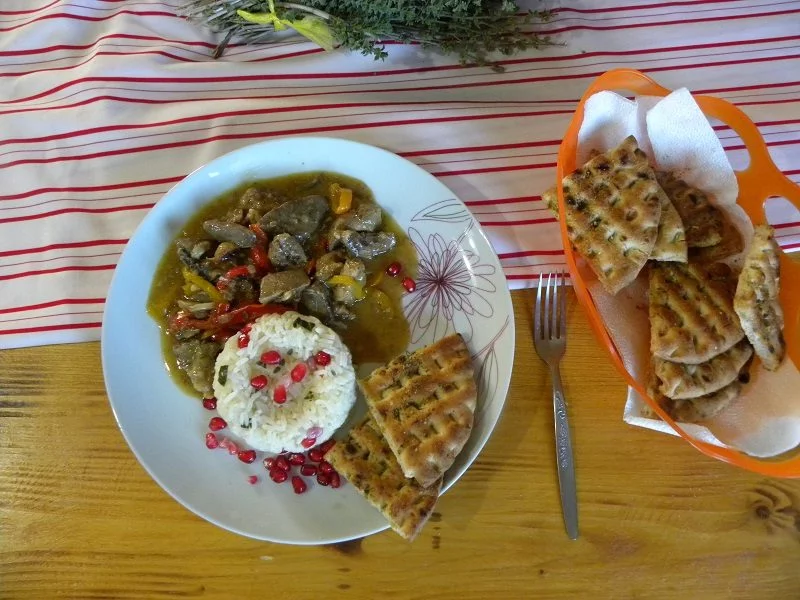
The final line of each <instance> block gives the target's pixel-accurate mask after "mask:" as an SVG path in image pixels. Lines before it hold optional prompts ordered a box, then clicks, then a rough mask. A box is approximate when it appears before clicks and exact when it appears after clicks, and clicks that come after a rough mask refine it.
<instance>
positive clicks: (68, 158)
mask: <svg viewBox="0 0 800 600" xmlns="http://www.w3.org/2000/svg"><path fill="white" fill-rule="evenodd" d="M548 112H549V114H570V113H571V111H568V110H567V111H548ZM541 114H542V113H541V112H516V113H500V114H491V115H463V116H457V117H435V118H429V119H398V120H396V121H376V122H373V123H348V124H345V125H326V126H318V127H301V128H295V129H283V130H279V131H250V132H247V133H227V134H220V135H214V136H208V137H202V138H199V139H193V140H182V141H179V142H165V143H162V144H151V145H149V146H139V147H134V148H117V149H115V150H105V151H103V152H93V153H89V154H75V155H61V156H53V157H49V158H27V159H19V160H15V161H11V162H7V163H3V164H0V169H1V168H7V167H14V166H18V165H30V164H50V163H58V162H72V161H83V160H91V159H96V158H106V157H109V156H119V155H123V154H136V153H139V152H153V151H157V150H168V149H172V148H186V147H189V146H197V145H201V144H208V143H211V142H216V141H222V140H246V139H254V138H260V139H263V138H270V137H278V136H285V135H301V134H307V133H323V132H329V131H350V130H357V129H372V128H376V127H400V126H403V125H423V124H430V123H456V122H466V121H483V120H488V119H508V118H518V117H532V116H539V115H541ZM350 116H354V115H350ZM0 199H2V197H0Z"/></svg>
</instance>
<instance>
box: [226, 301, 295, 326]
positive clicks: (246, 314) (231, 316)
mask: <svg viewBox="0 0 800 600" xmlns="http://www.w3.org/2000/svg"><path fill="white" fill-rule="evenodd" d="M287 310H289V308H288V307H286V306H282V305H280V304H248V305H247V306H243V307H241V308H237V309H236V310H232V311H230V312H227V313H225V314H224V315H220V316H219V317H218V318H217V319H215V320H216V321H217V325H219V326H224V327H229V326H230V327H235V326H237V325H243V324H244V323H249V322H250V321H255V320H256V319H257V318H258V317H261V316H263V315H268V314H282V313H285V312H286V311H287Z"/></svg>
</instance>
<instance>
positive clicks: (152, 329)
mask: <svg viewBox="0 0 800 600" xmlns="http://www.w3.org/2000/svg"><path fill="white" fill-rule="evenodd" d="M318 170H322V171H335V172H338V173H343V174H345V175H350V176H351V177H356V178H358V179H360V180H361V181H363V182H364V183H366V184H367V185H368V186H369V187H370V188H371V189H372V192H373V193H374V195H375V199H376V200H377V201H378V203H379V204H380V205H381V206H382V207H383V208H384V210H386V211H388V212H389V213H390V214H391V215H392V217H394V219H395V220H396V221H397V222H398V223H399V224H400V226H401V227H402V228H403V229H404V230H406V231H407V232H408V235H409V237H410V238H411V240H412V241H413V242H414V244H415V245H416V246H417V250H418V252H419V259H420V263H419V276H418V278H417V290H416V292H414V293H413V294H409V295H407V296H405V306H404V309H405V312H406V315H407V317H408V319H409V322H410V324H411V330H412V331H411V338H412V340H411V344H410V346H409V349H411V350H413V349H415V348H418V347H420V346H424V345H426V344H428V343H430V342H432V341H434V340H436V339H438V338H440V337H442V336H444V335H446V334H448V333H452V332H454V331H458V332H461V333H462V334H463V335H464V337H465V339H466V341H467V343H468V345H469V348H470V350H471V351H472V353H473V357H474V360H475V366H476V373H477V377H478V384H479V397H478V409H477V411H476V415H475V426H474V430H473V432H472V435H471V437H470V439H469V441H468V442H467V445H466V446H465V448H464V450H463V451H462V453H461V454H460V455H459V457H458V459H457V461H456V464H455V465H453V467H452V468H451V469H450V470H449V471H448V473H447V475H446V478H445V482H444V489H445V490H446V489H447V488H449V487H450V486H451V485H452V484H453V483H454V482H455V481H456V480H457V479H458V478H459V477H460V476H461V475H462V474H463V473H464V471H466V469H467V467H469V465H470V464H471V463H472V461H474V460H475V458H476V457H477V456H478V453H479V452H480V450H481V448H482V447H483V445H484V444H485V443H486V440H488V439H489V435H490V434H491V432H492V429H494V426H495V423H496V422H497V419H498V417H499V416H500V412H501V411H502V408H503V403H504V402H505V397H506V392H507V391H508V383H509V380H510V378H511V367H512V364H513V362H514V314H513V311H512V308H511V297H510V295H509V293H508V288H507V285H506V280H505V277H504V276H503V272H502V270H501V268H500V263H499V261H498V259H497V255H496V254H495V252H494V251H493V250H492V247H491V246H490V244H489V242H488V241H487V239H486V236H485V235H484V234H483V232H482V231H481V229H480V227H479V226H478V224H477V222H476V221H475V219H474V218H473V217H472V215H471V214H470V213H469V211H468V210H467V208H466V206H464V204H463V203H462V202H461V201H460V200H458V199H456V197H455V195H454V194H453V193H452V192H451V191H450V190H448V189H447V188H446V187H445V186H444V185H442V184H441V183H440V182H439V181H438V180H436V179H435V178H434V177H433V176H431V175H429V174H428V173H426V172H425V171H423V170H422V169H420V168H419V167H417V166H416V165H414V164H412V163H410V162H408V161H406V160H405V159H402V158H400V157H398V156H396V155H394V154H392V153H390V152H387V151H385V150H381V149H378V148H374V147H372V146H367V145H364V144H358V143H355V142H350V141H345V140H339V139H331V138H310V137H304V138H284V139H279V140H274V141H269V142H264V143H260V144H255V145H252V146H247V147H245V148H242V149H240V150H237V151H235V152H231V153H230V154H226V155H225V156H222V157H220V158H218V159H216V160H214V161H212V162H211V163H209V164H208V165H206V166H204V167H202V168H200V169H198V170H197V171H195V172H194V173H192V174H190V175H189V176H187V177H186V179H184V180H183V181H181V182H180V183H178V184H177V185H176V186H175V187H174V188H172V189H171V190H170V191H169V192H168V193H167V194H166V196H164V198H162V200H161V201H160V202H159V203H158V204H157V205H156V206H155V207H154V208H153V209H152V210H151V211H150V213H149V214H148V215H147V216H146V217H145V219H144V221H142V223H141V225H140V226H139V228H138V229H137V230H136V233H135V235H134V236H133V237H132V238H131V240H130V242H129V243H128V245H127V247H126V248H125V251H124V252H123V254H122V257H121V258H120V261H119V264H118V266H117V270H116V272H115V273H114V279H113V281H112V283H111V289H110V292H109V295H108V301H107V303H106V311H105V315H104V318H103V332H102V356H103V373H104V375H105V380H106V389H107V390H108V397H109V400H110V402H111V407H112V409H113V411H114V416H115V417H116V419H117V423H118V424H119V427H120V429H121V430H122V434H123V435H124V436H125V439H126V440H127V442H128V444H129V445H130V447H131V449H132V450H133V452H134V454H135V455H136V457H137V458H138V459H139V462H140V463H142V465H143V466H144V468H145V469H146V470H147V472H148V473H150V475H151V476H152V477H153V479H155V480H156V481H157V482H158V484H159V485H160V486H161V487H162V488H164V489H165V490H166V491H167V492H168V493H169V494H170V495H172V496H173V497H174V498H175V499H176V500H178V502H180V503H181V504H183V505H184V506H185V507H187V508H188V509H189V510H191V511H193V512H194V513H196V514H198V515H199V516H201V517H203V518H204V519H207V520H209V521H211V522H212V523H215V524H217V525H219V526H220V527H224V528H226V529H229V530H230V531H234V532H236V533H239V534H242V535H246V536H249V537H253V538H256V539H261V540H268V541H273V542H283V543H292V544H325V543H332V542H339V541H344V540H349V539H353V538H358V537H363V536H366V535H369V534H372V533H375V532H378V531H381V530H383V529H385V528H386V527H387V523H386V521H385V520H384V519H383V517H382V516H381V515H380V513H378V511H377V510H375V509H374V508H372V506H370V505H369V504H368V503H367V502H366V500H364V499H363V498H361V497H360V496H359V495H358V493H357V492H356V491H355V490H354V489H353V487H352V486H350V485H348V484H344V485H343V486H342V487H341V488H340V489H338V490H333V489H314V488H313V487H312V486H311V485H310V486H309V491H308V492H307V493H305V494H303V495H296V494H294V493H293V491H292V488H291V485H289V484H288V483H287V484H282V485H275V484H274V483H272V481H270V480H269V479H268V477H266V475H267V473H266V472H265V470H264V468H263V467H262V466H261V464H260V463H261V461H260V460H258V461H257V462H256V463H254V464H252V465H245V464H244V463H242V462H240V461H238V460H236V459H235V458H234V457H232V456H230V455H228V454H227V453H226V452H221V451H219V450H217V451H214V452H211V451H209V450H207V449H206V447H205V443H204V436H205V433H206V431H207V424H208V420H209V417H210V416H212V415H211V413H209V412H208V411H206V410H204V409H203V407H202V406H201V404H200V402H199V401H198V400H197V399H196V398H192V397H189V396H187V395H186V394H185V393H183V392H182V391H181V390H180V389H179V388H178V387H177V386H176V385H175V383H173V381H172V379H171V378H170V376H169V373H167V371H166V370H165V368H164V362H163V359H162V355H161V347H160V338H159V330H158V328H157V326H156V323H155V322H154V321H153V320H152V319H151V318H150V317H149V316H148V315H147V313H146V310H145V305H146V302H147V296H148V293H149V289H150V284H151V281H152V277H153V273H154V271H155V269H156V266H157V264H158V262H159V260H160V259H161V257H162V255H163V254H164V252H165V251H166V250H167V247H168V246H169V245H170V242H171V240H172V239H173V238H174V237H175V236H176V235H177V233H178V232H179V231H180V230H181V229H182V227H183V225H184V224H185V222H186V221H187V220H188V219H189V218H190V217H191V216H192V215H193V214H195V213H196V212H197V210H198V209H199V208H200V207H201V206H203V205H204V204H205V203H206V202H208V201H209V200H211V199H213V198H216V197H217V196H219V195H220V194H222V193H224V192H226V191H227V190H230V189H232V188H234V187H236V186H238V185H240V184H241V183H243V182H245V181H252V180H257V179H267V178H271V177H278V176H281V175H287V174H290V173H297V172H302V171H318ZM251 474H256V475H259V477H260V483H259V484H258V485H254V486H251V485H249V484H248V483H247V480H246V479H247V476H248V475H251ZM313 485H314V486H315V485H316V483H314V484H313Z"/></svg>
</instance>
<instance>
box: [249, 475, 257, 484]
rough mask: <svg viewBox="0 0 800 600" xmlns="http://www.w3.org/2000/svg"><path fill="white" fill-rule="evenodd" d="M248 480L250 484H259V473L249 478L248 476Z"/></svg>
mask: <svg viewBox="0 0 800 600" xmlns="http://www.w3.org/2000/svg"><path fill="white" fill-rule="evenodd" d="M247 482H248V483H249V484H250V485H255V484H257V483H258V475H250V477H248V478H247Z"/></svg>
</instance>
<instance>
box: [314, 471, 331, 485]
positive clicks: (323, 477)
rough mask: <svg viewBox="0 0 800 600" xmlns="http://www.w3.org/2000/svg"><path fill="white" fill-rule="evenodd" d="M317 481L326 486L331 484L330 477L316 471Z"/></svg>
mask: <svg viewBox="0 0 800 600" xmlns="http://www.w3.org/2000/svg"><path fill="white" fill-rule="evenodd" d="M317 483H318V484H320V485H325V486H328V485H330V484H331V478H330V477H329V476H328V475H326V474H325V473H317Z"/></svg>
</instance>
